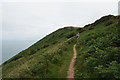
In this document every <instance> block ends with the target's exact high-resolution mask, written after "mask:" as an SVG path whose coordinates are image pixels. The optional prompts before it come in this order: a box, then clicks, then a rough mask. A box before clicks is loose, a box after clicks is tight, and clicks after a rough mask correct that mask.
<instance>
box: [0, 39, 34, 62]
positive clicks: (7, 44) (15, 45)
mask: <svg viewBox="0 0 120 80" xmlns="http://www.w3.org/2000/svg"><path fill="white" fill-rule="evenodd" d="M34 43H35V41H33V40H32V41H23V40H22V41H3V42H2V63H3V62H5V61H6V60H8V59H10V58H11V57H13V56H14V55H16V54H18V53H19V52H21V51H22V50H24V49H26V48H28V47H30V46H31V45H32V44H34ZM0 64H1V63H0Z"/></svg>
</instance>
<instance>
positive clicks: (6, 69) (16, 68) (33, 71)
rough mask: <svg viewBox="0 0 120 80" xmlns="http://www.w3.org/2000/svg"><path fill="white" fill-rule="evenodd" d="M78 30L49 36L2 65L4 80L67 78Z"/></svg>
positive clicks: (66, 28)
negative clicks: (8, 79)
mask: <svg viewBox="0 0 120 80" xmlns="http://www.w3.org/2000/svg"><path fill="white" fill-rule="evenodd" d="M76 33H77V28H73V27H65V28H62V29H59V30H57V31H55V32H53V33H52V34H50V35H47V36H46V37H45V38H43V39H41V40H40V41H38V42H37V43H35V44H34V45H32V46H31V47H29V48H28V49H26V50H24V51H22V52H20V53H19V54H17V55H16V56H14V57H13V58H11V59H9V60H8V61H6V62H5V63H3V64H2V67H3V68H2V70H3V78H66V76H67V70H68V66H69V64H70V61H71V58H72V55H73V49H72V47H73V45H74V44H75V42H76V40H75V37H74V36H75V34H76Z"/></svg>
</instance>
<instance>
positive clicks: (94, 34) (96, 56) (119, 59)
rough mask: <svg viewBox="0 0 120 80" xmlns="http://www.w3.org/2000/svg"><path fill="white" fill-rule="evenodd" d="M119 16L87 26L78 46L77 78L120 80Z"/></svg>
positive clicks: (110, 16)
mask: <svg viewBox="0 0 120 80" xmlns="http://www.w3.org/2000/svg"><path fill="white" fill-rule="evenodd" d="M119 19H120V17H118V16H112V15H109V16H105V17H102V18H101V19H99V20H97V21H96V22H95V23H93V24H89V25H86V26H85V28H84V32H82V33H80V38H79V41H78V44H77V53H78V57H77V60H76V65H75V67H76V73H75V76H76V77H77V78H116V79H120V37H119V35H120V34H119V33H118V32H119V27H120V25H119V24H118V20H119Z"/></svg>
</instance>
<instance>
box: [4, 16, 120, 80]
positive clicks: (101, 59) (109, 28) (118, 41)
mask: <svg viewBox="0 0 120 80" xmlns="http://www.w3.org/2000/svg"><path fill="white" fill-rule="evenodd" d="M119 20H120V17H119V16H112V15H109V16H104V17H102V18H101V19H99V20H97V21H95V22H94V23H92V24H88V25H86V26H85V27H84V28H78V27H65V28H61V29H59V30H57V31H55V32H53V33H52V34H49V35H47V36H46V37H45V38H43V39H41V40H40V41H38V42H37V43H35V44H34V45H32V46H31V47H29V48H28V49H26V50H24V51H22V52H20V53H19V54H17V55H16V56H14V57H13V58H11V59H10V60H8V61H6V62H5V63H3V64H2V67H3V68H2V70H3V71H2V72H3V78H66V76H67V70H68V67H69V64H70V61H71V59H72V56H73V45H74V44H75V43H76V41H77V40H76V37H75V35H76V34H77V33H78V32H79V33H80V36H79V39H78V43H77V46H76V49H77V59H76V63H75V77H76V78H117V79H120V73H119V72H120V59H119V58H120V27H119V26H120V22H119Z"/></svg>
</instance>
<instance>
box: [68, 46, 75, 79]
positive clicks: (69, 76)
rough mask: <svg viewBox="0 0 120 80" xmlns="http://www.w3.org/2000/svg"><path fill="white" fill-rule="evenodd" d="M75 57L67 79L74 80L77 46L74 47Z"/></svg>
mask: <svg viewBox="0 0 120 80" xmlns="http://www.w3.org/2000/svg"><path fill="white" fill-rule="evenodd" d="M73 51H74V55H73V58H72V60H71V62H70V66H69V69H68V71H67V79H74V64H75V60H76V57H77V52H76V44H75V45H74V46H73Z"/></svg>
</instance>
